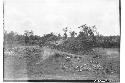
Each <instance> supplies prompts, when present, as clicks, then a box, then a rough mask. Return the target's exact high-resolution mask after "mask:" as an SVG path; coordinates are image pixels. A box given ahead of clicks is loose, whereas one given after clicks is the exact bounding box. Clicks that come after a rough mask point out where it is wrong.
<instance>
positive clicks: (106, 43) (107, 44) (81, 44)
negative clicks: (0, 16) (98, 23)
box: [4, 24, 120, 51]
mask: <svg viewBox="0 0 125 83" xmlns="http://www.w3.org/2000/svg"><path fill="white" fill-rule="evenodd" d="M78 28H79V29H80V32H79V33H78V34H77V33H76V32H75V31H70V32H69V33H70V37H68V36H67V33H68V28H67V27H66V28H64V29H63V31H64V35H63V36H61V35H60V34H58V35H55V34H54V33H50V34H45V35H43V36H38V35H34V33H33V31H32V30H31V31H27V30H26V31H25V32H24V34H23V35H19V34H18V33H15V32H13V31H11V32H7V31H4V45H6V44H9V45H13V44H17V45H18V44H20V45H39V46H45V45H49V44H50V43H49V42H55V41H61V40H63V41H64V43H63V44H59V45H58V46H59V47H62V48H65V49H68V50H72V51H80V50H84V49H90V48H93V47H102V48H119V47H120V36H103V35H99V33H98V32H97V30H96V27H95V26H92V27H89V26H87V25H86V24H85V25H82V26H80V27H78ZM55 46H56V45H55Z"/></svg>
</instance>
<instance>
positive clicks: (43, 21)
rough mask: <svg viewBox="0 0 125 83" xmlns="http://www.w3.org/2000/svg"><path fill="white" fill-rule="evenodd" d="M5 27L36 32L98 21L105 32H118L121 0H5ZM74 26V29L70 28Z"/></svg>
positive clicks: (6, 28)
mask: <svg viewBox="0 0 125 83" xmlns="http://www.w3.org/2000/svg"><path fill="white" fill-rule="evenodd" d="M4 2H5V8H4V11H5V14H4V17H5V19H4V21H5V27H4V29H5V30H7V31H14V32H18V33H19V34H23V33H24V31H25V30H33V31H34V34H36V35H41V36H42V35H43V34H47V33H50V32H54V33H56V34H58V33H61V34H63V30H62V29H63V28H65V27H69V30H75V31H76V32H79V29H78V28H77V27H79V26H81V25H83V24H87V25H88V26H93V25H96V28H97V31H98V32H99V33H100V34H102V35H119V34H120V27H119V0H4ZM70 28H71V29H70Z"/></svg>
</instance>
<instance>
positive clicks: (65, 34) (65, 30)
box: [63, 27, 68, 39]
mask: <svg viewBox="0 0 125 83" xmlns="http://www.w3.org/2000/svg"><path fill="white" fill-rule="evenodd" d="M63 31H64V38H65V39H67V31H68V27H66V28H63Z"/></svg>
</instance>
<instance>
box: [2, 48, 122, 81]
mask: <svg viewBox="0 0 125 83" xmlns="http://www.w3.org/2000/svg"><path fill="white" fill-rule="evenodd" d="M95 50H96V51H97V55H76V54H71V53H67V52H62V51H58V50H56V49H51V48H49V47H43V48H40V47H39V46H18V47H13V48H10V49H8V48H5V49H4V79H5V80H7V79H11V80H14V79H15V80H16V79H20V80H24V79H32V80H33V79H35V80H42V79H60V80H90V79H93V80H95V79H109V80H111V81H118V82H119V77H120V76H119V73H120V68H119V66H120V60H119V59H120V58H119V51H118V50H117V49H115V50H113V49H95Z"/></svg>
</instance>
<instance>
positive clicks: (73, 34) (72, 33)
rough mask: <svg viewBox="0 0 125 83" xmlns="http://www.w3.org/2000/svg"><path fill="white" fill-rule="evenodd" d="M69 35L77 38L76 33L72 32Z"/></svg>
mask: <svg viewBox="0 0 125 83" xmlns="http://www.w3.org/2000/svg"><path fill="white" fill-rule="evenodd" d="M69 33H70V36H71V37H75V35H76V34H77V33H76V32H75V31H70V32H69Z"/></svg>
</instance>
